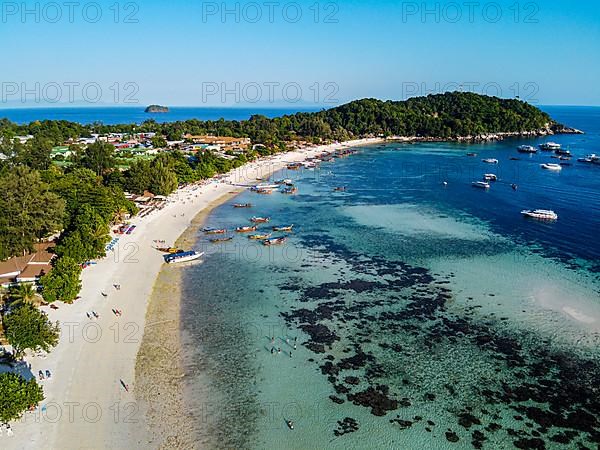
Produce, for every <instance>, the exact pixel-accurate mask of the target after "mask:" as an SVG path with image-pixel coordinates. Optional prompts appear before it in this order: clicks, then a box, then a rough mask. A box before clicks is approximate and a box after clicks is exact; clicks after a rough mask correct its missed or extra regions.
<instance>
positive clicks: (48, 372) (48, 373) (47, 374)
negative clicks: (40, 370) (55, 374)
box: [46, 369, 52, 378]
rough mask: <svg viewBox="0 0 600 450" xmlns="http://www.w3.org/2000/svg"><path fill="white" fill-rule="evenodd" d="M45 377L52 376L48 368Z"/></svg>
mask: <svg viewBox="0 0 600 450" xmlns="http://www.w3.org/2000/svg"><path fill="white" fill-rule="evenodd" d="M46 378H52V374H51V373H50V371H49V370H48V369H46Z"/></svg>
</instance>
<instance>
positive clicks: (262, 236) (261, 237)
mask: <svg viewBox="0 0 600 450" xmlns="http://www.w3.org/2000/svg"><path fill="white" fill-rule="evenodd" d="M270 237H271V233H268V234H251V235H250V236H248V239H252V240H253V241H264V240H265V239H269V238H270Z"/></svg>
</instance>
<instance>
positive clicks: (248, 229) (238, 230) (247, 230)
mask: <svg viewBox="0 0 600 450" xmlns="http://www.w3.org/2000/svg"><path fill="white" fill-rule="evenodd" d="M235 231H236V233H250V232H252V231H256V226H254V227H237V228H236V229H235Z"/></svg>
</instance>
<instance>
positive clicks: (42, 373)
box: [38, 370, 44, 380]
mask: <svg viewBox="0 0 600 450" xmlns="http://www.w3.org/2000/svg"><path fill="white" fill-rule="evenodd" d="M38 377H39V378H40V380H43V379H44V372H42V371H41V370H40V371H39V372H38Z"/></svg>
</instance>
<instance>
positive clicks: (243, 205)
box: [233, 203, 252, 208]
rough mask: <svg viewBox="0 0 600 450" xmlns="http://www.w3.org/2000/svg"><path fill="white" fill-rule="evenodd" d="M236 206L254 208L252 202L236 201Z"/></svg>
mask: <svg viewBox="0 0 600 450" xmlns="http://www.w3.org/2000/svg"><path fill="white" fill-rule="evenodd" d="M233 207H234V208H252V203H236V204H235V205H233Z"/></svg>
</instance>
